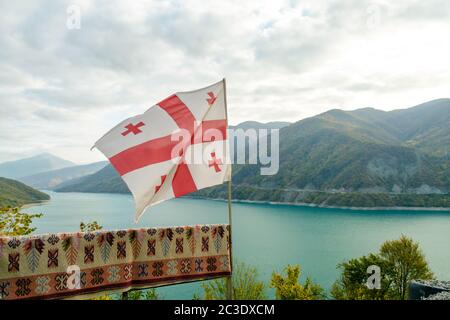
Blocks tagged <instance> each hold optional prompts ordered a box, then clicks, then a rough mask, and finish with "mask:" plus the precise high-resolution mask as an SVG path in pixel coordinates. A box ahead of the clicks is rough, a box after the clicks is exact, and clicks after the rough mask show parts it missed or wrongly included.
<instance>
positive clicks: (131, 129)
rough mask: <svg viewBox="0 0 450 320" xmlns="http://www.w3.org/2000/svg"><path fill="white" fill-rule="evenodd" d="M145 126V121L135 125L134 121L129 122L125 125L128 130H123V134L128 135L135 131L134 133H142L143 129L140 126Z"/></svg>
mask: <svg viewBox="0 0 450 320" xmlns="http://www.w3.org/2000/svg"><path fill="white" fill-rule="evenodd" d="M142 126H145V123H143V122H142V121H141V122H139V123H138V124H136V125H134V124H132V123H130V124H128V125H126V126H125V129H127V131H124V132H122V135H123V136H127V135H128V134H129V133H133V134H134V135H137V134H139V133H142V130H141V129H139V128H140V127H142Z"/></svg>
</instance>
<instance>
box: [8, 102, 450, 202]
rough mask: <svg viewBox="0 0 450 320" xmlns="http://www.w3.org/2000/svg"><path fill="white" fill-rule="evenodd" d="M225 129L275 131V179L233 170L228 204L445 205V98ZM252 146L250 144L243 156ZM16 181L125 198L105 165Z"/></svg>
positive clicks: (250, 168) (449, 122)
mask: <svg viewBox="0 0 450 320" xmlns="http://www.w3.org/2000/svg"><path fill="white" fill-rule="evenodd" d="M230 128H234V129H237V128H240V129H243V130H247V129H251V128H255V129H261V128H265V129H280V132H279V137H280V140H279V153H280V156H279V159H280V164H279V171H278V173H277V174H275V175H271V176H262V175H260V166H259V165H250V164H246V165H237V164H236V165H233V198H234V199H238V200H254V201H271V202H289V203H311V204H316V205H329V206H333V205H335V206H361V207H367V206H418V207H423V206H429V207H435V206H441V207H442V206H443V207H450V196H449V191H450V99H438V100H433V101H430V102H427V103H424V104H421V105H418V106H415V107H412V108H408V109H401V110H394V111H388V112H386V111H381V110H377V109H374V108H363V109H357V110H353V111H344V110H339V109H332V110H329V111H327V112H324V113H322V114H319V115H317V116H314V117H310V118H307V119H303V120H300V121H298V122H295V123H289V122H270V123H259V122H255V121H247V122H243V123H241V124H239V125H237V126H230ZM256 142H257V141H252V140H251V139H249V140H248V141H247V145H246V148H247V151H250V150H249V149H251V148H249V144H252V143H256ZM26 160H27V159H26ZM23 161H24V160H21V161H18V163H20V162H22V163H23ZM28 161H29V159H28ZM13 164H14V163H13ZM66 164H67V163H66ZM10 165H11V164H10ZM3 166H4V165H3ZM1 167H2V165H0V168H1ZM96 170H98V171H96ZM95 171H96V172H95ZM21 180H22V181H24V182H26V183H28V184H30V185H32V186H35V187H37V188H48V189H53V190H55V191H58V192H104V193H129V190H128V188H127V186H126V185H125V184H124V183H123V181H122V179H121V178H120V177H119V175H118V174H117V173H116V171H115V170H114V169H113V168H112V167H111V166H110V165H106V166H105V163H104V162H100V163H95V164H91V165H86V166H73V165H72V166H70V167H68V168H65V169H59V170H53V171H49V172H44V173H42V172H41V173H39V174H35V175H32V176H28V177H25V178H21ZM192 196H194V197H207V198H225V197H226V188H225V187H224V186H217V187H212V188H208V189H204V190H200V191H198V192H196V193H194V194H192Z"/></svg>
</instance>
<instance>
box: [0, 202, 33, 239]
mask: <svg viewBox="0 0 450 320" xmlns="http://www.w3.org/2000/svg"><path fill="white" fill-rule="evenodd" d="M40 217H42V214H28V213H21V212H20V208H19V207H16V208H11V207H4V208H0V236H24V235H28V234H30V233H32V232H33V231H35V230H36V228H32V227H30V226H31V224H32V222H33V219H35V218H40Z"/></svg>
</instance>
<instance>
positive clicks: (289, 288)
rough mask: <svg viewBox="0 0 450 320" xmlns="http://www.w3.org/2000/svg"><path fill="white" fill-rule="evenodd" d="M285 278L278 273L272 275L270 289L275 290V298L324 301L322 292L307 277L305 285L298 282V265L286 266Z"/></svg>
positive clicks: (299, 271)
mask: <svg viewBox="0 0 450 320" xmlns="http://www.w3.org/2000/svg"><path fill="white" fill-rule="evenodd" d="M284 270H285V272H286V276H285V277H284V276H282V275H281V274H279V273H273V274H272V280H271V282H270V287H271V288H275V297H276V299H279V300H319V299H324V298H325V294H324V290H323V289H322V288H321V287H320V285H318V284H315V283H314V282H313V281H312V280H311V279H310V278H309V277H308V278H306V280H305V283H304V284H301V283H300V282H299V278H300V274H301V270H300V266H299V265H294V266H291V265H288V266H287V267H286V268H285V269H284Z"/></svg>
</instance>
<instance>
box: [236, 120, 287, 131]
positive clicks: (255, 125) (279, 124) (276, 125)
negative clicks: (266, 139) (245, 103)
mask: <svg viewBox="0 0 450 320" xmlns="http://www.w3.org/2000/svg"><path fill="white" fill-rule="evenodd" d="M290 124H291V123H290V122H285V121H273V122H266V123H262V122H258V121H245V122H241V123H239V124H238V125H236V126H230V129H237V128H239V129H243V130H247V129H281V128H284V127H287V126H288V125H290Z"/></svg>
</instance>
